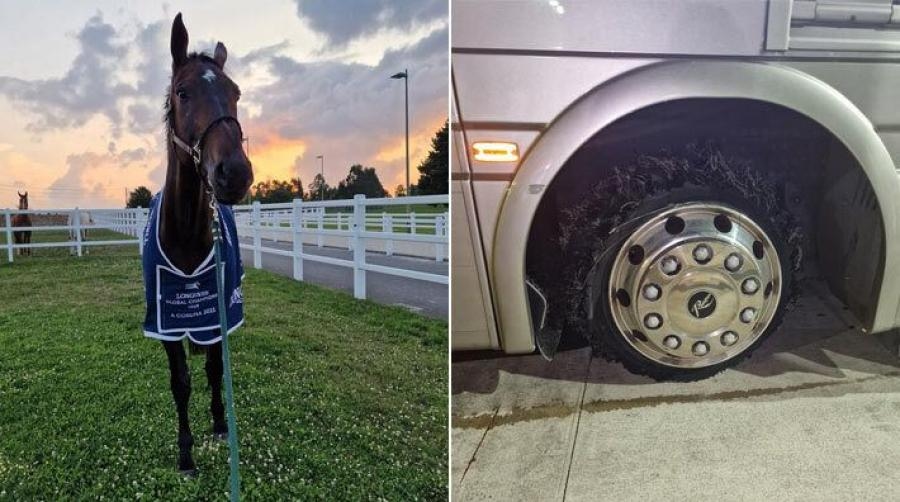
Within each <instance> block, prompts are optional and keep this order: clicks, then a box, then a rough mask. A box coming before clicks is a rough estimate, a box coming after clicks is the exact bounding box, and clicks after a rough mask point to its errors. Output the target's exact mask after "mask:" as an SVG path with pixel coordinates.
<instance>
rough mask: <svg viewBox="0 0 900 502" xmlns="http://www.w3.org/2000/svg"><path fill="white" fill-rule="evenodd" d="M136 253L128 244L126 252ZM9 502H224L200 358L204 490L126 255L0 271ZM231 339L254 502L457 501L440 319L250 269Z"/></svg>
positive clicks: (245, 475)
mask: <svg viewBox="0 0 900 502" xmlns="http://www.w3.org/2000/svg"><path fill="white" fill-rule="evenodd" d="M132 253H133V251H132ZM0 284H2V288H0V499H3V498H9V499H10V500H33V499H46V500H67V499H100V498H103V499H124V498H135V497H141V496H142V497H145V498H150V499H154V500H210V499H215V500H223V499H225V497H226V494H227V491H228V447H227V443H224V442H215V441H212V440H211V439H209V435H208V434H207V432H208V430H209V428H210V418H209V413H208V405H209V392H208V390H207V387H206V376H205V374H204V371H203V363H204V358H203V357H202V356H199V357H196V356H195V357H191V359H190V366H191V374H192V376H193V388H194V390H193V395H192V399H191V410H190V413H191V424H192V428H193V430H194V435H195V441H196V445H195V447H194V456H195V461H196V462H197V465H198V467H199V468H200V474H199V476H198V477H197V478H196V479H186V478H183V477H182V476H181V475H179V474H178V473H177V472H176V471H175V459H176V454H177V446H176V442H175V441H176V431H177V425H176V417H175V409H174V402H173V400H172V397H171V394H170V391H169V383H168V382H169V374H168V369H167V365H166V357H165V353H164V351H163V349H162V347H161V345H160V343H159V342H157V341H155V340H150V339H147V338H144V337H143V335H142V333H141V330H140V324H141V322H142V320H143V315H144V303H143V302H144V300H143V288H142V285H141V276H140V263H139V261H138V259H137V258H136V257H134V256H130V257H129V256H112V257H111V256H98V255H91V256H88V257H84V258H79V259H76V258H68V257H66V258H53V257H45V258H41V259H38V258H33V259H30V260H29V259H24V260H22V261H21V262H20V261H19V260H18V259H17V260H16V262H15V263H13V264H2V265H0ZM245 297H246V302H247V303H246V305H245V307H246V324H245V327H244V328H241V329H240V330H238V331H237V332H236V333H235V334H234V335H233V336H232V338H231V350H232V364H233V371H234V385H235V396H236V410H237V418H238V428H239V435H240V444H241V450H240V454H241V478H242V479H241V481H242V496H243V497H244V498H245V499H246V500H283V499H290V500H311V499H328V500H363V499H388V500H416V499H418V500H438V499H445V498H446V497H447V447H448V445H447V397H446V396H447V325H446V323H444V322H441V321H434V320H429V319H426V318H423V317H420V316H417V315H414V314H411V313H408V312H406V311H404V310H402V309H397V308H391V307H384V306H379V305H376V304H374V303H371V302H363V301H356V300H354V299H352V298H351V297H349V296H348V295H345V294H343V293H339V292H332V291H329V290H325V289H322V288H318V287H315V286H311V285H308V284H304V283H299V282H295V281H291V280H289V279H286V278H282V277H279V276H276V275H273V274H270V273H268V272H264V271H257V270H252V269H249V270H248V271H247V278H246V281H245Z"/></svg>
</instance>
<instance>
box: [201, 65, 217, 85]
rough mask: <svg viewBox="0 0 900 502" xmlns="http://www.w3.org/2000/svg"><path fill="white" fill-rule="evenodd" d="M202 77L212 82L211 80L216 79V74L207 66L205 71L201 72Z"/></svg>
mask: <svg viewBox="0 0 900 502" xmlns="http://www.w3.org/2000/svg"><path fill="white" fill-rule="evenodd" d="M203 78H205V79H206V81H207V82H212V81H213V80H215V79H216V74H215V73H213V71H212V70H210V69H209V68H207V69H206V71H205V72H203Z"/></svg>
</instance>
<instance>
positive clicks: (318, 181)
mask: <svg viewBox="0 0 900 502" xmlns="http://www.w3.org/2000/svg"><path fill="white" fill-rule="evenodd" d="M307 188H308V189H309V191H308V192H307V193H306V200H310V201H315V200H322V199H331V198H332V195H333V194H332V192H333V190H332V189H331V187H329V186H328V183H326V182H325V177H324V176H322V174H321V173H318V174H316V177H315V178H313V181H312V183H310V184H309V186H308V187H307ZM323 195H324V197H323Z"/></svg>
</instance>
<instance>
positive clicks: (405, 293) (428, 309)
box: [241, 238, 449, 320]
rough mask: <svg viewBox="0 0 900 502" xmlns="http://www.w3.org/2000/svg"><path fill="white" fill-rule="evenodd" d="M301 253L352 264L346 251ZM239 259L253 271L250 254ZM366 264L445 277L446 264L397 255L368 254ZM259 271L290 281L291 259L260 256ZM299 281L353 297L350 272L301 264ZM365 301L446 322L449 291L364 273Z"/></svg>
mask: <svg viewBox="0 0 900 502" xmlns="http://www.w3.org/2000/svg"><path fill="white" fill-rule="evenodd" d="M241 242H252V239H249V238H242V239H241ZM263 246H264V247H270V248H275V249H283V250H290V249H291V246H292V245H291V243H289V242H273V241H270V240H265V239H263ZM303 252H304V253H307V254H316V255H320V256H328V257H331V258H338V259H343V260H351V261H352V260H353V253H352V252H351V251H347V250H346V249H339V248H329V247H321V248H320V247H317V246H314V245H304V246H303ZM241 258H242V259H243V261H244V268H252V267H253V252H252V251H250V250H247V249H242V250H241ZM366 261H367V263H373V264H376V265H383V266H388V267H396V268H404V269H409V270H417V271H420V272H428V273H432V274H440V275H447V273H448V272H447V270H448V265H447V262H446V261H443V262H438V261H435V260H428V259H423V258H412V257H406V256H398V255H394V256H386V255H383V254H380V253H371V252H370V253H366ZM262 267H263V268H264V269H266V270H270V271H272V272H275V273H277V274H281V275H285V276H287V277H293V259H292V258H288V257H285V256H277V255H273V254H270V253H263V254H262ZM303 279H304V280H305V281H307V282H310V283H312V284H319V285H322V286H326V287H329V288H332V289H340V290H342V291H346V292H348V293H350V294H351V295H352V294H353V269H350V268H346V267H339V266H336V265H327V264H324V263H316V262H313V261H309V260H306V261H304V262H303ZM366 297H367V298H368V299H370V300H372V301H375V302H378V303H383V304H385V305H396V306H400V307H403V308H406V309H408V310H411V311H413V312H416V313H419V314H422V315H426V316H428V317H436V318H439V319H445V320H446V319H447V318H448V315H449V304H448V301H449V288H448V287H447V285H446V284H436V283H433V282H427V281H419V280H416V279H407V278H405V277H397V276H392V275H387V274H379V273H377V272H367V276H366Z"/></svg>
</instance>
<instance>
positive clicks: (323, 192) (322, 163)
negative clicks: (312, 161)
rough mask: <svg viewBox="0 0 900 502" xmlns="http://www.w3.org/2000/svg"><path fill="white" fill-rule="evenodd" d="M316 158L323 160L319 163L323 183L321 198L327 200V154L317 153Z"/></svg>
mask: <svg viewBox="0 0 900 502" xmlns="http://www.w3.org/2000/svg"><path fill="white" fill-rule="evenodd" d="M316 158H317V159H319V160H320V161H321V162H320V163H319V167H320V169H321V172H322V184H321V185H319V194H320V197H319V199H320V200H325V154H322V155H316Z"/></svg>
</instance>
